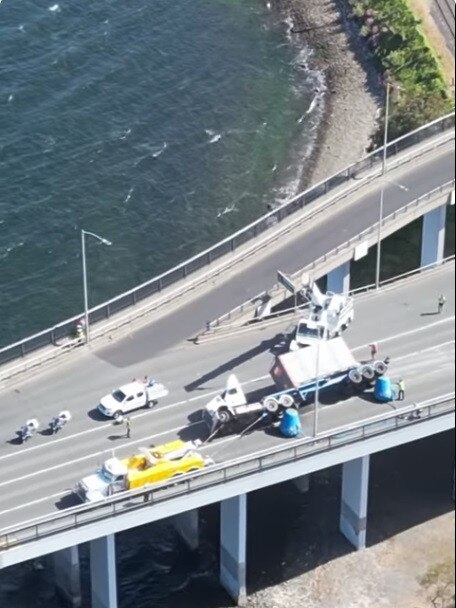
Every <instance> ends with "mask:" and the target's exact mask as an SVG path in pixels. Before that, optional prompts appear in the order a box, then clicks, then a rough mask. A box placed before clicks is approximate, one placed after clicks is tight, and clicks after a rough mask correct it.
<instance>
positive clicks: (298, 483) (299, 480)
mask: <svg viewBox="0 0 456 608" xmlns="http://www.w3.org/2000/svg"><path fill="white" fill-rule="evenodd" d="M293 485H294V486H295V488H296V489H297V490H298V492H299V493H300V494H307V492H308V491H309V490H310V474H309V475H301V477H296V479H293Z"/></svg>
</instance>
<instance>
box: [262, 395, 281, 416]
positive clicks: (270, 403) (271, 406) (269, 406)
mask: <svg viewBox="0 0 456 608" xmlns="http://www.w3.org/2000/svg"><path fill="white" fill-rule="evenodd" d="M263 406H264V409H265V410H266V411H267V412H269V413H271V414H276V413H277V412H278V411H279V409H280V404H279V402H278V401H277V399H274V397H267V398H266V399H265V400H264V401H263Z"/></svg>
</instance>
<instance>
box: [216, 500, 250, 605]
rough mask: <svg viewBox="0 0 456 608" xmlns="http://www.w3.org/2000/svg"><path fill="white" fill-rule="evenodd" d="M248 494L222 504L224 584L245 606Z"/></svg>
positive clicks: (221, 542) (236, 599) (221, 525)
mask: <svg viewBox="0 0 456 608" xmlns="http://www.w3.org/2000/svg"><path fill="white" fill-rule="evenodd" d="M246 561H247V495H246V494H242V495H241V496H235V497H234V498H228V499H227V500H224V501H222V502H221V503H220V583H221V584H222V587H223V588H224V589H226V591H227V592H228V593H229V595H230V596H231V597H232V598H233V600H234V601H235V602H237V605H238V606H243V605H244V604H245V601H246V599H247V582H246Z"/></svg>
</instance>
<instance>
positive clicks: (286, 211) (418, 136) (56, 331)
mask: <svg viewBox="0 0 456 608" xmlns="http://www.w3.org/2000/svg"><path fill="white" fill-rule="evenodd" d="M454 126H455V115H454V113H453V114H449V115H447V116H444V117H442V118H440V119H437V120H435V121H433V122H431V123H429V124H428V125H425V126H423V127H420V128H419V129H416V130H415V131H413V132H411V133H409V134H407V135H404V136H402V137H400V138H398V139H396V140H395V141H392V142H390V143H388V146H387V155H388V157H393V156H396V155H397V154H399V153H400V152H402V151H404V150H406V149H408V148H410V147H412V146H414V145H416V144H417V143H420V142H422V141H424V140H425V139H428V138H431V137H433V136H434V135H436V134H438V133H442V132H445V131H447V130H449V129H453V128H454ZM382 155H383V148H380V149H378V150H376V151H374V152H372V153H371V154H369V155H368V156H366V157H365V158H363V159H361V160H360V161H358V162H357V163H355V164H353V165H350V166H349V167H347V168H346V169H344V170H343V171H341V172H339V173H337V174H336V175H333V176H331V177H330V178H328V179H327V180H325V181H323V182H320V183H318V184H316V185H315V186H313V187H312V188H310V189H308V190H306V191H305V192H302V193H300V194H298V195H297V196H295V197H294V198H292V199H290V200H289V201H287V202H286V203H284V204H282V205H280V206H279V207H278V208H277V209H274V210H273V211H271V212H269V213H267V214H266V215H264V216H262V217H261V218H259V219H258V220H256V221H254V222H252V223H251V224H249V225H248V226H246V227H244V228H242V229H241V230H239V231H238V232H236V233H235V234H233V235H231V236H229V237H227V238H225V239H224V240H222V241H220V242H219V243H217V244H215V245H213V246H212V247H210V248H209V249H206V250H205V251H203V252H201V253H199V254H198V255H196V256H194V257H192V258H190V259H189V260H186V261H185V262H182V263H181V264H179V265H177V266H175V267H174V268H172V269H171V270H168V271H167V272H165V273H162V274H160V275H158V276H156V277H154V278H152V279H150V280H149V281H147V282H145V283H142V284H141V285H139V286H137V287H135V288H133V289H131V290H129V291H126V292H125V293H122V294H120V295H119V296H116V297H115V298H112V299H111V300H109V301H107V302H104V303H102V304H100V305H98V306H95V307H94V308H92V309H91V310H90V313H89V317H90V323H91V325H92V326H93V324H95V323H97V322H99V321H102V320H106V319H109V318H110V317H111V316H112V315H115V314H116V313H119V312H121V311H123V310H124V309H125V308H128V307H130V306H134V305H136V304H137V303H138V302H140V301H141V300H144V299H146V298H148V297H150V296H152V295H154V294H157V293H160V292H161V291H162V290H163V289H165V288H166V287H169V286H170V285H172V284H174V283H176V282H177V281H181V280H182V279H185V278H187V277H188V276H189V275H191V274H192V273H195V272H196V271H198V270H200V269H202V268H203V267H205V266H208V265H210V264H212V263H213V262H214V261H215V260H217V259H219V258H222V257H223V256H225V255H226V254H230V253H233V252H234V251H235V250H236V249H238V248H239V247H241V246H242V245H244V244H245V243H247V242H248V241H250V240H251V239H254V238H255V237H258V236H259V235H260V234H262V233H263V232H266V231H267V230H269V229H270V228H271V227H272V226H275V225H277V223H278V222H281V221H283V220H284V219H286V218H287V217H289V216H290V215H292V214H293V213H295V212H296V211H298V210H301V209H303V208H304V207H305V206H307V205H308V204H309V203H311V202H313V201H315V200H316V199H318V198H319V197H320V196H322V195H324V194H326V193H328V192H329V191H330V190H333V189H335V188H337V187H338V186H340V185H342V184H344V183H346V182H347V181H349V180H350V179H352V178H354V177H356V175H357V174H359V173H362V172H363V171H365V170H369V169H372V168H373V167H374V166H376V165H377V164H379V163H380V161H381V159H382ZM80 317H81V314H78V315H76V316H74V317H72V318H70V319H67V320H65V321H63V322H62V323H59V324H57V325H55V326H53V327H51V328H48V329H46V330H44V331H42V332H39V333H37V334H34V335H33V336H30V337H27V338H24V339H23V340H21V341H19V342H15V343H14V344H11V345H9V346H6V347H3V348H1V349H0V365H2V364H4V363H8V362H10V361H13V360H15V359H18V358H21V357H24V356H26V355H27V354H29V353H31V352H33V351H36V350H38V349H41V348H44V347H46V346H49V345H56V344H57V343H58V342H59V341H60V340H62V339H65V338H67V337H68V336H71V334H72V332H73V330H74V326H75V323H76V321H77V320H78V319H79V318H80Z"/></svg>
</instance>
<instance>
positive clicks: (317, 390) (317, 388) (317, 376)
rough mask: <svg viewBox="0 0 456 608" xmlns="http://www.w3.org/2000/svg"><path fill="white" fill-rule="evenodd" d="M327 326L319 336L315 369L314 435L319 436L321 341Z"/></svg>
mask: <svg viewBox="0 0 456 608" xmlns="http://www.w3.org/2000/svg"><path fill="white" fill-rule="evenodd" d="M325 333H326V332H325V328H323V335H322V336H320V335H319V336H318V347H317V363H316V369H315V380H316V384H315V404H314V428H313V436H314V437H317V435H318V402H319V397H320V383H319V380H320V357H321V341H322V339H323V340H325Z"/></svg>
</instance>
